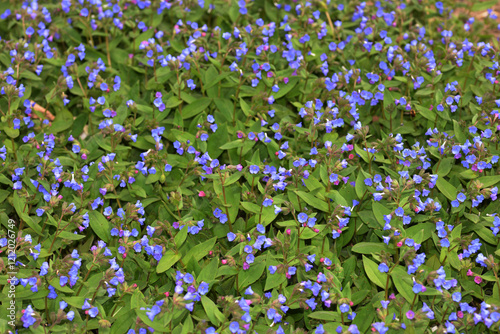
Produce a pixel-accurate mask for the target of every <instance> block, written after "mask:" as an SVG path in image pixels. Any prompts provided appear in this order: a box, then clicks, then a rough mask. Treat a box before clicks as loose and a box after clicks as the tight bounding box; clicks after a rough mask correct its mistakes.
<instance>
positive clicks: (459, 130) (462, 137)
mask: <svg viewBox="0 0 500 334" xmlns="http://www.w3.org/2000/svg"><path fill="white" fill-rule="evenodd" d="M453 132H454V133H455V137H456V138H457V140H458V141H459V142H460V143H465V140H466V139H467V137H465V134H464V132H463V131H462V128H461V127H460V124H458V122H457V121H456V120H453Z"/></svg>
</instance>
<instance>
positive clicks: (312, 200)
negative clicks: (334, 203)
mask: <svg viewBox="0 0 500 334" xmlns="http://www.w3.org/2000/svg"><path fill="white" fill-rule="evenodd" d="M295 193H296V194H297V195H298V196H299V197H300V198H301V199H303V200H304V201H305V202H306V203H307V204H309V205H310V206H312V207H314V208H316V209H318V210H321V211H324V212H328V204H326V202H325V201H323V200H321V199H319V198H317V197H314V196H313V195H311V194H310V193H306V192H303V191H295Z"/></svg>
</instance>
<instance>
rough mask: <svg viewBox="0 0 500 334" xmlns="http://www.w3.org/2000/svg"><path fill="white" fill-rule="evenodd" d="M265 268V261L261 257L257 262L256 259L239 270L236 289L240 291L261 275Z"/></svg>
mask: <svg viewBox="0 0 500 334" xmlns="http://www.w3.org/2000/svg"><path fill="white" fill-rule="evenodd" d="M265 269H266V262H265V261H264V260H263V258H262V257H261V258H260V262H258V261H257V259H256V260H255V262H254V263H252V264H251V265H250V268H249V269H247V270H240V272H239V273H238V282H239V287H238V290H240V291H242V290H243V289H246V288H247V287H249V286H250V285H251V284H252V283H254V282H255V281H257V280H258V279H259V278H260V277H261V276H262V274H263V273H264V270H265Z"/></svg>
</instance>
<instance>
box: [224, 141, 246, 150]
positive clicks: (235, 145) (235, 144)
mask: <svg viewBox="0 0 500 334" xmlns="http://www.w3.org/2000/svg"><path fill="white" fill-rule="evenodd" d="M242 146H243V140H241V139H236V140H233V141H231V142H229V143H226V144H224V145H222V146H221V147H219V148H220V149H221V150H230V149H233V148H238V147H242Z"/></svg>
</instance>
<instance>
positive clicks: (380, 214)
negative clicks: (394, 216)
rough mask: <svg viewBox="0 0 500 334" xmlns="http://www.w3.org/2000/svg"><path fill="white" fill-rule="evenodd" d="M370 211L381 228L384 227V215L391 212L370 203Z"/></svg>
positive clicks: (375, 203)
mask: <svg viewBox="0 0 500 334" xmlns="http://www.w3.org/2000/svg"><path fill="white" fill-rule="evenodd" d="M372 210H373V214H374V215H375V218H376V219H377V221H378V223H379V224H380V225H381V226H384V225H385V220H384V215H388V214H390V213H391V212H392V210H390V209H388V208H386V207H385V206H383V205H382V204H380V203H379V202H372Z"/></svg>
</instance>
